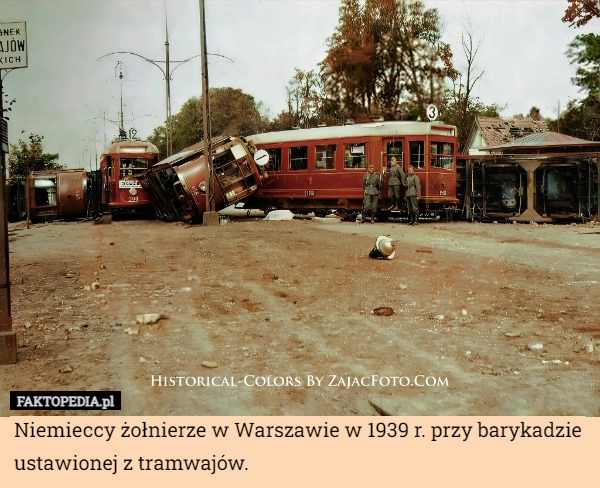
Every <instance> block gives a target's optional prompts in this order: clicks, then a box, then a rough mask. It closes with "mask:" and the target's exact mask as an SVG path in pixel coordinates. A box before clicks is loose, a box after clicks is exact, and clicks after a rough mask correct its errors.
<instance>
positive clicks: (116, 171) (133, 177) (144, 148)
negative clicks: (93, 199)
mask: <svg viewBox="0 0 600 488" xmlns="http://www.w3.org/2000/svg"><path fill="white" fill-rule="evenodd" d="M158 159H159V151H158V148H157V147H156V146H155V145H154V144H151V143H149V142H143V141H139V140H127V139H120V140H117V141H115V142H113V143H112V144H111V145H110V146H109V147H108V148H107V149H106V150H105V151H104V152H103V153H102V155H101V157H100V185H101V189H100V202H99V203H100V211H101V212H102V213H109V214H111V215H115V216H118V215H134V214H140V215H153V206H152V202H151V201H150V195H149V194H148V192H147V191H146V190H145V189H144V188H143V187H142V185H141V183H140V180H139V177H140V175H141V174H142V173H144V172H145V171H146V170H148V169H149V168H151V167H152V165H154V164H155V163H157V162H158Z"/></svg>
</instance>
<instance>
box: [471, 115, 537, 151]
mask: <svg viewBox="0 0 600 488" xmlns="http://www.w3.org/2000/svg"><path fill="white" fill-rule="evenodd" d="M475 126H476V127H475V129H476V130H477V129H479V130H480V131H481V136H482V137H483V140H484V141H485V147H482V148H481V149H485V150H487V149H489V146H497V145H499V144H505V143H507V142H510V141H512V140H514V139H515V138H520V137H523V136H526V135H528V134H532V133H537V132H545V131H548V124H546V121H545V120H534V119H532V118H531V117H530V116H527V117H514V118H509V119H503V118H501V117H477V119H476V120H475Z"/></svg>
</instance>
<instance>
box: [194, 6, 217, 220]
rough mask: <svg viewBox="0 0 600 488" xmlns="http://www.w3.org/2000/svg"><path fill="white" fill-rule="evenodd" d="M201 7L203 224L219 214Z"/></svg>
mask: <svg viewBox="0 0 600 488" xmlns="http://www.w3.org/2000/svg"><path fill="white" fill-rule="evenodd" d="M198 1H199V7H200V51H201V53H200V55H201V59H202V100H203V102H204V103H203V104H202V112H203V117H202V118H203V125H204V129H203V130H204V181H205V186H206V188H205V190H206V209H205V212H204V214H203V215H202V224H203V225H219V214H218V213H217V212H215V200H214V172H213V164H212V147H211V134H210V132H211V126H210V99H209V90H208V61H207V55H206V21H205V16H204V0H198Z"/></svg>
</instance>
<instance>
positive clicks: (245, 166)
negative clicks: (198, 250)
mask: <svg viewBox="0 0 600 488" xmlns="http://www.w3.org/2000/svg"><path fill="white" fill-rule="evenodd" d="M255 153H256V151H255V148H254V147H253V146H252V145H250V144H248V143H247V142H246V141H245V140H244V139H242V138H240V137H232V136H222V137H219V138H215V139H212V142H211V156H212V157H211V159H212V174H213V177H214V184H213V185H210V187H211V188H212V194H209V195H208V198H207V194H206V192H207V191H209V185H208V184H207V181H206V174H207V170H206V158H205V155H204V142H203V141H202V142H199V143H197V144H194V145H192V146H190V147H188V148H186V149H183V150H182V151H180V152H178V153H177V154H174V155H172V156H170V157H168V158H167V159H164V160H162V161H160V162H158V163H157V164H155V165H154V166H153V167H152V168H150V169H149V170H148V171H146V172H145V173H144V174H143V175H141V176H140V183H141V185H142V187H143V188H144V189H146V190H147V191H148V192H149V193H150V194H151V196H152V197H151V200H152V203H153V205H154V209H155V211H156V215H157V217H158V218H160V219H162V220H168V221H172V220H181V221H183V222H186V223H201V222H202V218H203V214H204V212H206V211H207V200H210V201H211V202H212V203H214V209H215V210H216V211H218V210H222V209H224V208H225V207H228V206H229V205H232V204H235V203H237V202H239V201H240V200H242V199H244V198H247V197H249V196H251V195H253V194H254V193H255V192H256V191H257V189H258V187H259V186H260V184H261V181H262V179H263V178H264V177H266V173H265V172H264V170H263V169H264V163H266V159H263V158H260V160H261V163H262V162H263V161H264V163H262V165H261V164H259V163H258V162H257V161H258V160H259V158H256V159H255Z"/></svg>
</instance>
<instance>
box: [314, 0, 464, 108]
mask: <svg viewBox="0 0 600 488" xmlns="http://www.w3.org/2000/svg"><path fill="white" fill-rule="evenodd" d="M328 46H329V50H328V53H327V57H326V58H325V59H324V60H323V62H322V63H321V69H322V73H323V76H324V79H325V89H326V90H327V92H328V94H329V95H330V97H331V98H332V99H334V100H336V101H337V103H338V104H339V107H340V110H341V111H342V112H343V113H344V114H346V115H347V116H349V117H353V118H356V117H360V116H366V117H368V116H374V115H384V116H385V117H386V118H400V117H404V115H407V116H408V117H409V118H411V117H417V116H419V115H423V114H424V110H425V107H426V106H427V104H429V103H439V102H440V101H441V99H442V97H443V92H444V77H445V76H446V74H447V73H448V72H450V71H451V70H452V69H453V68H452V53H451V50H450V47H449V46H448V45H447V44H445V43H443V42H442V41H441V35H440V21H439V16H438V12H437V10H436V9H426V8H425V5H424V4H423V2H421V1H408V0H366V2H365V4H364V6H361V4H360V3H359V2H358V1H357V0H344V1H343V3H342V7H341V9H340V19H339V24H338V27H337V30H336V32H335V33H334V34H333V35H332V37H331V38H330V39H329V40H328Z"/></svg>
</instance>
